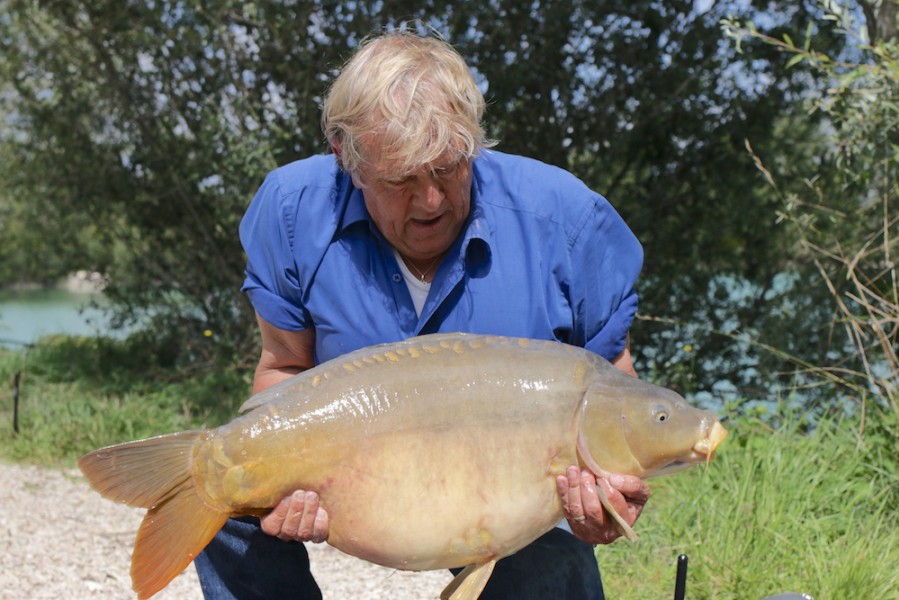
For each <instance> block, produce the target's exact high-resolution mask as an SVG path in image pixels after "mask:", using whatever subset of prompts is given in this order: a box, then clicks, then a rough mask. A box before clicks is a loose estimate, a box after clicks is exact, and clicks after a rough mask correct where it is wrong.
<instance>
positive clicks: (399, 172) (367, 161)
mask: <svg viewBox="0 0 899 600" xmlns="http://www.w3.org/2000/svg"><path fill="white" fill-rule="evenodd" d="M361 154H362V157H363V160H364V163H363V165H362V170H363V171H364V173H365V174H366V175H367V176H370V177H378V178H382V179H399V178H403V177H408V176H410V175H414V174H416V173H420V172H422V171H433V170H437V169H444V168H448V167H451V166H454V165H456V164H458V163H460V162H462V161H466V160H467V157H466V156H465V153H464V152H463V151H462V150H460V149H459V148H455V147H453V146H449V147H447V146H446V145H445V144H432V145H430V146H428V147H426V149H425V150H424V151H423V152H410V151H408V150H407V149H406V147H405V145H403V144H402V142H401V141H397V140H392V139H390V136H389V135H387V134H385V133H383V132H379V131H375V132H373V133H369V134H366V135H365V136H363V138H362V153H361Z"/></svg>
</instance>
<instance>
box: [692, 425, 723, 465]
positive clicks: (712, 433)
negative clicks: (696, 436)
mask: <svg viewBox="0 0 899 600" xmlns="http://www.w3.org/2000/svg"><path fill="white" fill-rule="evenodd" d="M727 434H728V431H727V430H726V429H725V428H724V427H723V426H722V425H721V423H720V422H718V421H715V422H714V423H712V426H711V427H710V428H709V431H708V434H707V435H706V437H704V438H702V439H701V440H699V441H698V442H696V443H695V444H693V452H695V453H696V454H698V455H699V457H698V458H700V460H701V459H702V458H705V463H706V465H708V464H709V462H711V460H712V455H713V454H714V453H715V450H716V449H717V448H718V446H720V445H721V442H722V441H724V438H726V437H727Z"/></svg>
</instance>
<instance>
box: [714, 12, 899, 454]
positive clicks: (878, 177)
mask: <svg viewBox="0 0 899 600" xmlns="http://www.w3.org/2000/svg"><path fill="white" fill-rule="evenodd" d="M821 4H822V7H823V9H824V12H825V19H826V20H827V22H828V24H827V26H828V27H830V28H831V29H833V30H834V31H837V32H839V34H841V35H844V36H846V38H847V39H848V40H849V41H850V42H851V47H853V48H854V50H855V52H853V53H851V54H850V56H848V57H847V56H841V55H839V54H835V53H833V52H828V49H827V48H826V47H821V45H819V44H818V43H817V40H816V39H815V38H813V36H812V35H810V34H811V32H809V35H806V36H805V37H804V39H801V40H797V42H794V41H793V38H791V37H790V36H777V35H772V34H770V33H768V32H764V31H762V30H760V29H759V28H757V27H756V26H755V25H753V24H751V23H748V24H747V23H741V22H733V21H731V22H728V23H727V27H728V33H729V35H730V36H732V37H733V38H734V39H735V40H737V43H738V44H739V43H742V42H743V41H744V40H746V39H754V40H760V41H762V42H763V43H764V44H766V45H768V46H769V47H772V48H776V49H778V50H779V51H781V52H783V53H784V54H785V55H786V56H789V57H790V64H791V65H800V64H804V65H809V66H811V67H812V68H813V69H814V70H816V71H817V72H818V73H820V75H821V77H822V78H823V79H825V80H826V81H828V86H827V87H826V88H824V89H822V90H821V91H820V93H819V94H816V95H813V96H811V97H810V98H808V103H809V106H810V110H812V111H814V112H816V113H818V114H821V115H823V116H824V117H826V121H827V123H828V124H829V126H830V131H831V132H832V133H831V136H830V138H829V139H828V144H827V146H826V147H825V148H824V151H823V152H822V161H821V162H820V163H819V165H818V169H816V170H815V171H812V172H808V173H805V174H803V175H804V177H803V182H804V184H805V185H804V186H803V188H801V189H800V190H795V189H789V188H788V187H787V186H785V185H784V183H783V182H784V181H785V180H788V177H791V176H795V174H793V173H783V172H782V171H781V170H780V169H779V168H778V165H770V164H768V163H767V162H766V161H764V160H763V159H762V158H760V157H757V158H756V159H757V161H758V164H759V169H760V170H761V171H762V172H763V173H764V175H765V177H766V178H767V179H768V181H769V183H770V185H771V187H772V188H773V189H774V190H775V191H776V193H777V194H779V195H780V196H782V198H783V208H782V210H781V219H782V220H783V221H784V222H785V223H786V224H787V225H788V226H789V230H790V232H791V233H792V234H793V239H794V245H793V254H794V256H795V262H794V265H795V268H796V270H797V271H802V272H805V273H810V274H813V275H815V277H814V284H815V287H816V288H817V289H818V290H819V293H820V294H821V295H824V296H826V297H827V300H828V301H827V302H826V306H827V309H828V310H829V311H830V314H831V317H832V318H831V321H830V322H829V325H830V328H829V333H830V336H829V337H828V340H827V341H828V344H827V359H828V360H826V361H822V362H820V363H814V364H809V363H808V362H807V361H803V358H804V357H802V356H799V357H793V358H794V359H796V358H798V360H797V361H796V362H799V363H800V364H802V366H804V367H807V368H812V371H813V372H814V374H816V375H822V374H823V375H824V376H825V378H826V380H827V381H829V382H833V383H837V384H840V388H841V389H842V390H843V391H845V392H848V393H847V395H848V396H849V397H850V398H851V399H853V400H860V402H861V406H862V409H863V410H864V409H865V408H867V399H868V398H870V397H873V398H874V399H875V401H876V403H875V405H876V406H878V407H880V408H884V409H888V411H891V413H892V417H891V419H892V420H893V422H894V425H895V419H896V417H899V393H897V390H899V275H897V268H896V259H895V257H896V254H897V252H899V217H897V215H899V133H897V132H899V112H897V106H899V36H897V32H896V23H895V17H896V14H897V8H899V4H897V3H896V2H895V1H894V0H885V1H884V2H878V3H867V2H862V3H861V5H862V8H863V9H864V11H863V14H864V16H865V19H866V21H865V23H863V24H861V25H859V23H858V20H857V18H856V15H855V13H854V12H853V11H852V7H851V6H848V5H846V4H843V3H839V2H835V1H833V0H824V1H823V2H822V3H821ZM881 19H886V22H882V21H881ZM810 279H811V278H810ZM803 363H804V364H803ZM896 431H897V430H895V429H894V432H893V436H894V437H893V440H894V441H895V439H896V438H895V435H896ZM894 450H895V448H894Z"/></svg>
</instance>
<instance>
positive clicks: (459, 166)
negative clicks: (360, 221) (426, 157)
mask: <svg viewBox="0 0 899 600" xmlns="http://www.w3.org/2000/svg"><path fill="white" fill-rule="evenodd" d="M372 146H374V144H373V145H372ZM372 146H369V147H370V148H371V147H372ZM376 154H377V153H372V158H371V160H370V161H369V164H368V165H366V166H365V167H363V168H362V169H361V170H360V173H359V174H358V181H357V185H360V187H362V195H363V196H364V198H365V206H366V208H368V212H369V214H370V215H371V217H372V219H374V222H375V224H376V225H377V227H378V229H379V230H380V231H381V233H382V234H383V235H384V237H385V238H387V241H388V242H390V244H391V245H392V246H393V247H394V248H396V249H397V250H399V252H400V253H401V254H403V255H404V256H406V257H407V258H410V259H412V260H416V261H423V260H431V259H434V258H436V257H437V256H439V255H441V254H443V253H444V252H446V251H447V250H448V249H449V247H450V246H451V245H452V244H453V241H454V240H455V239H456V237H458V235H459V233H460V232H461V231H462V226H463V225H464V224H465V219H467V218H468V213H469V211H470V209H471V161H469V160H465V159H463V160H459V159H457V158H455V156H454V155H453V158H448V157H449V156H451V154H450V153H447V154H446V155H445V156H446V157H447V158H440V159H438V160H437V161H434V162H433V163H430V164H427V165H424V166H422V167H419V168H418V169H416V170H414V171H412V172H402V171H400V170H398V169H399V168H398V167H397V166H396V165H393V164H391V163H390V162H389V161H385V160H379V157H378V156H377V155H376Z"/></svg>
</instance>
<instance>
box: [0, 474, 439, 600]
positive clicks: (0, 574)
mask: <svg viewBox="0 0 899 600" xmlns="http://www.w3.org/2000/svg"><path fill="white" fill-rule="evenodd" d="M0 482H2V484H0V599H2V600H22V599H25V598H28V599H30V600H41V599H50V598H53V599H57V598H69V599H73V600H78V599H81V598H104V599H116V600H118V599H122V600H129V599H133V598H135V597H136V596H135V594H134V592H132V591H131V578H130V576H129V569H130V566H131V565H130V560H131V546H132V544H133V543H134V536H135V534H136V533H137V527H138V525H139V524H140V521H141V519H142V518H143V513H144V511H143V510H142V509H133V508H129V507H127V506H123V505H121V504H117V503H115V502H110V501H109V500H105V499H103V498H101V497H100V496H99V495H98V494H97V493H95V492H93V491H92V490H91V489H90V487H89V486H88V485H87V482H85V480H84V478H83V477H82V476H81V474H80V473H79V472H78V471H77V470H56V469H43V468H38V467H32V466H21V465H9V464H0ZM307 547H308V548H309V555H310V558H311V561H312V570H313V573H314V574H315V576H316V579H317V580H318V582H319V585H320V586H321V588H322V592H323V595H324V598H325V599H326V600H330V599H334V598H358V599H361V600H365V599H373V600H374V599H380V598H390V599H392V600H406V599H408V600H412V599H415V600H418V599H423V598H424V599H426V598H437V597H439V594H440V590H442V589H443V587H444V586H445V585H446V584H447V583H448V582H449V581H450V579H451V575H450V573H449V572H447V571H431V572H425V573H409V572H403V571H396V570H393V569H385V568H383V567H378V566H375V565H372V564H370V563H367V562H364V561H361V560H359V559H356V558H353V557H350V556H347V555H345V554H343V553H341V552H338V551H337V550H335V549H333V548H331V547H330V546H328V545H327V544H317V545H313V544H308V545H307ZM202 597H203V596H202V594H201V593H200V586H199V583H198V582H197V576H196V573H195V571H194V568H193V566H190V567H188V569H187V570H186V571H184V573H182V574H181V575H179V576H178V577H176V578H175V579H174V580H173V581H172V582H171V583H170V584H169V585H168V587H166V588H165V589H164V590H163V591H162V592H160V593H159V594H157V595H156V596H154V597H153V599H154V600H201V599H202Z"/></svg>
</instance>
